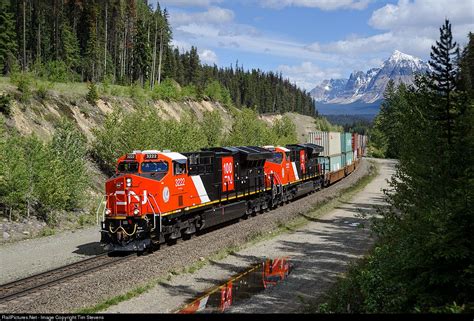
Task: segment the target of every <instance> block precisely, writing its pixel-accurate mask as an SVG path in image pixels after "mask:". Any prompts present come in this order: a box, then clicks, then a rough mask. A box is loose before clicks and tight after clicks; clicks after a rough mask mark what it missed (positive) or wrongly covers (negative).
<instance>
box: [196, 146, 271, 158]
mask: <svg viewBox="0 0 474 321" xmlns="http://www.w3.org/2000/svg"><path fill="white" fill-rule="evenodd" d="M203 150H210V151H213V152H215V153H222V154H230V155H234V154H240V155H241V156H242V157H243V159H244V160H249V161H252V160H263V159H270V158H272V156H273V155H272V152H270V151H269V150H267V149H265V148H262V147H258V146H226V147H211V148H206V149H203Z"/></svg>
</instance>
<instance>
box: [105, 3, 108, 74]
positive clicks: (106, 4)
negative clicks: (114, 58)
mask: <svg viewBox="0 0 474 321" xmlns="http://www.w3.org/2000/svg"><path fill="white" fill-rule="evenodd" d="M107 9H108V1H105V41H104V77H105V75H107Z"/></svg>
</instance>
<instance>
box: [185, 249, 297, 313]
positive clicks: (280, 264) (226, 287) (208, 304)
mask: <svg viewBox="0 0 474 321" xmlns="http://www.w3.org/2000/svg"><path fill="white" fill-rule="evenodd" d="M292 270H293V265H292V264H291V263H290V261H289V260H288V258H287V257H281V258H277V259H273V260H272V259H267V260H265V261H264V262H262V263H260V264H257V265H254V266H252V267H251V268H250V269H248V270H247V271H245V272H243V273H240V274H238V275H236V276H234V277H232V278H231V279H230V280H228V281H227V282H225V283H223V284H221V285H219V286H216V287H214V288H212V289H211V290H209V291H206V292H205V293H203V294H201V295H199V296H198V297H197V298H195V299H194V300H193V301H192V302H191V303H188V304H186V305H184V306H183V307H181V308H179V309H178V310H177V311H176V312H177V313H184V314H189V313H222V312H225V311H226V310H227V309H229V307H230V306H232V305H234V306H235V305H237V304H239V303H240V302H242V301H244V300H246V299H249V298H250V297H252V296H253V295H255V294H257V293H260V292H263V291H265V290H266V289H268V288H271V287H274V286H276V285H277V284H278V283H279V282H281V281H283V280H285V279H286V278H287V277H288V275H289V274H290V273H291V271H292Z"/></svg>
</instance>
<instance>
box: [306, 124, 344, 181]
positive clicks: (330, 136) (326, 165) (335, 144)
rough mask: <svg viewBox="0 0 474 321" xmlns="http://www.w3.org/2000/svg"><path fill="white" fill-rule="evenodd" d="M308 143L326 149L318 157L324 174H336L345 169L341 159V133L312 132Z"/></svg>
mask: <svg viewBox="0 0 474 321" xmlns="http://www.w3.org/2000/svg"><path fill="white" fill-rule="evenodd" d="M308 143H312V144H316V145H320V146H323V147H324V150H323V152H322V153H321V154H320V155H321V156H322V157H321V156H320V157H318V163H319V164H321V167H322V168H323V170H324V173H329V172H335V171H338V170H340V169H343V168H344V165H343V163H342V157H341V133H338V132H321V131H317V132H311V133H309V141H308Z"/></svg>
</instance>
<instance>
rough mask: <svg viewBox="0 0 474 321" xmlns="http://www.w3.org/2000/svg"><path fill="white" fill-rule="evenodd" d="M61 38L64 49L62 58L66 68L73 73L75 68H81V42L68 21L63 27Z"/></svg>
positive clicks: (62, 49)
mask: <svg viewBox="0 0 474 321" xmlns="http://www.w3.org/2000/svg"><path fill="white" fill-rule="evenodd" d="M61 38H62V48H61V55H60V56H61V59H62V61H63V62H64V63H65V64H66V67H67V68H68V69H69V70H70V71H71V72H72V70H73V69H74V68H76V67H78V66H79V61H80V48H79V41H78V40H77V37H76V35H75V34H74V33H73V31H72V29H71V26H70V25H69V23H68V22H67V21H65V22H64V23H63V25H62V28H61Z"/></svg>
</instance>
